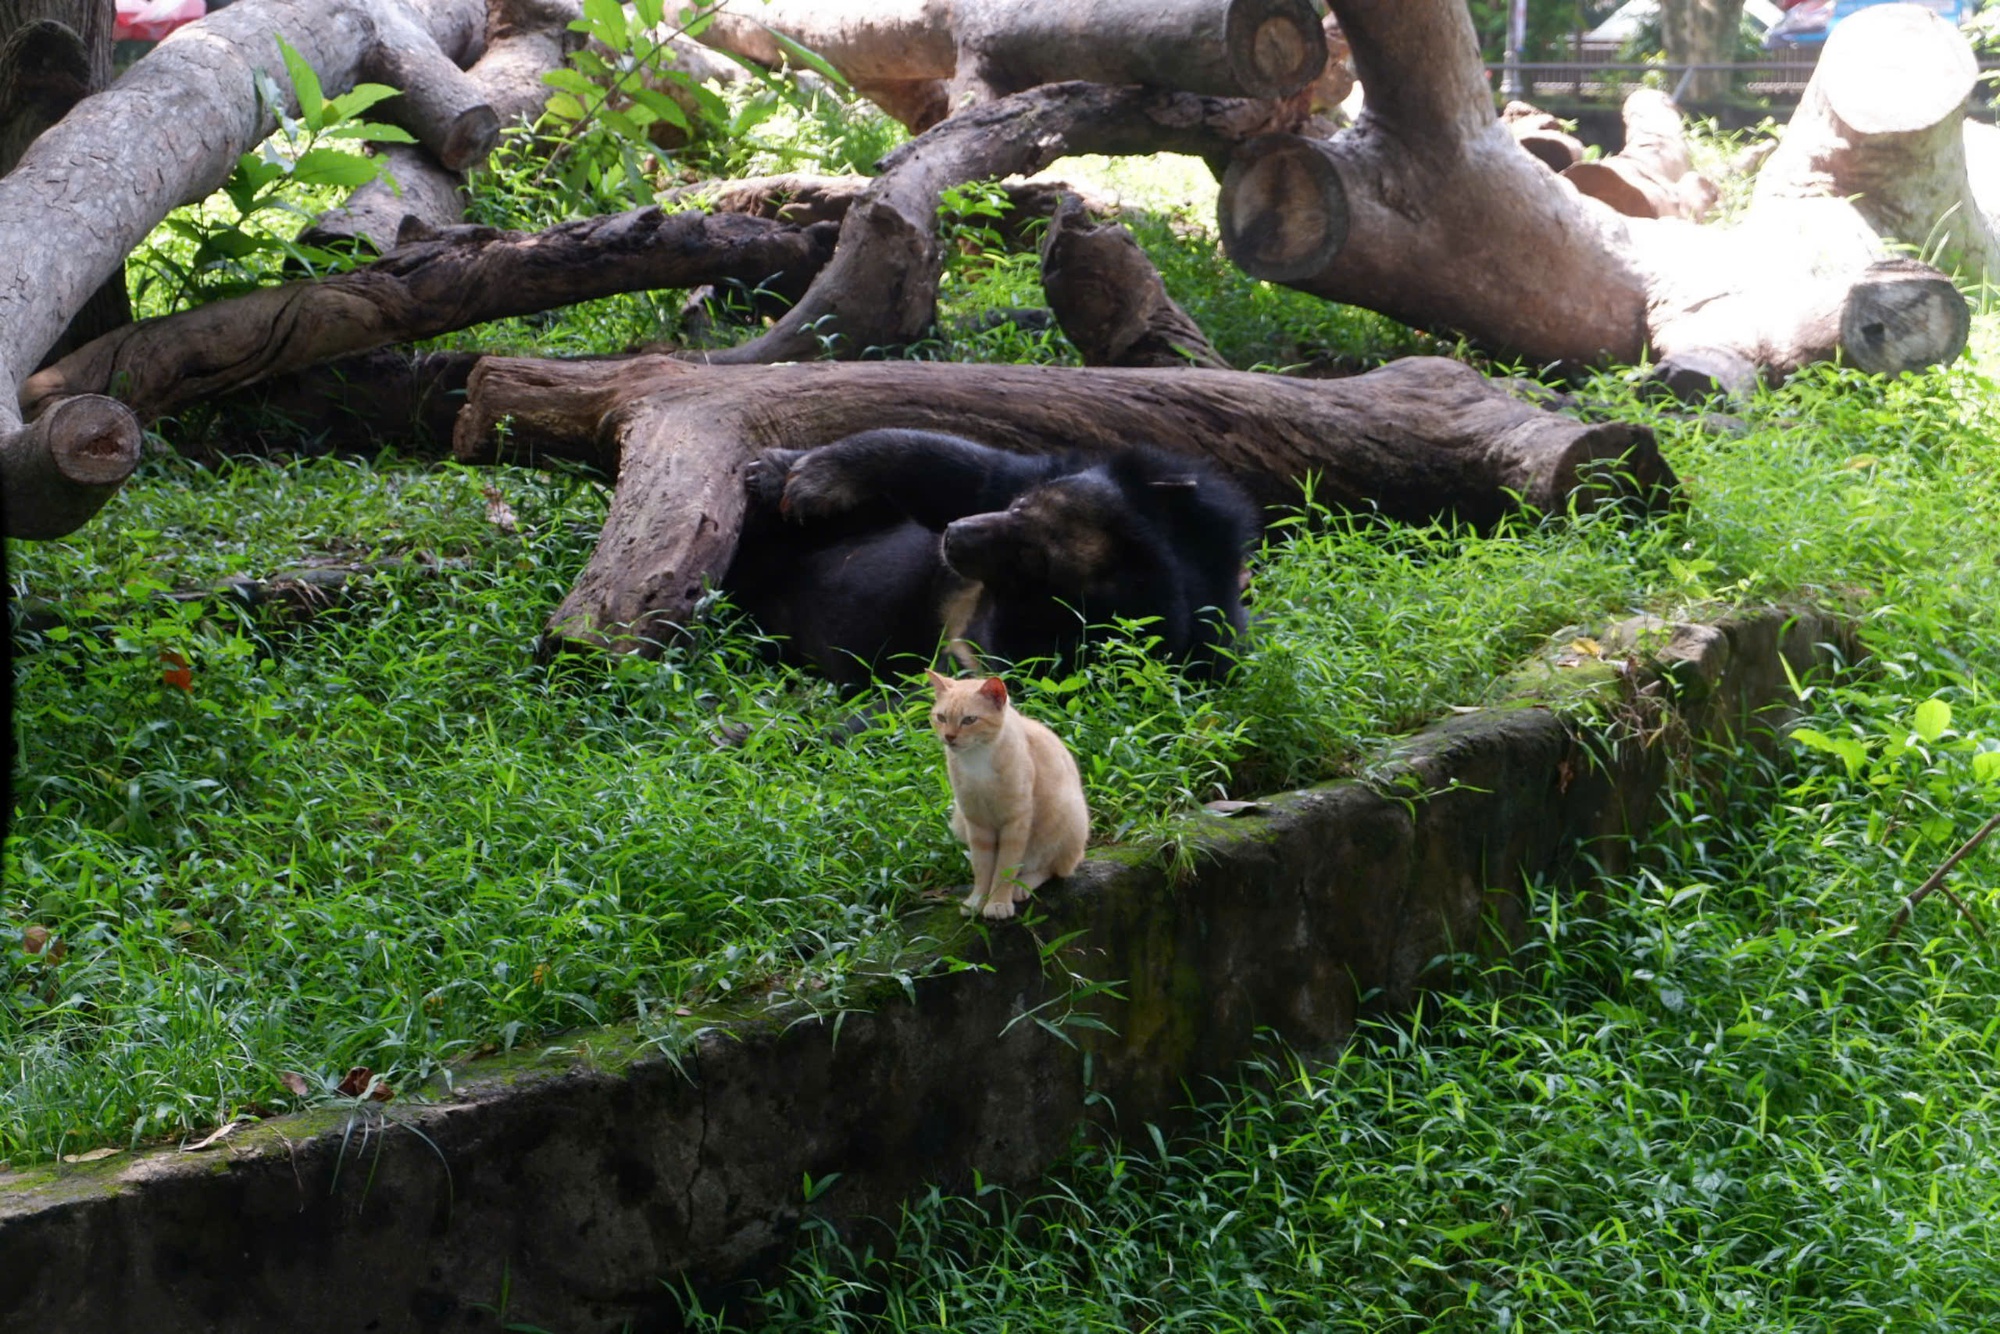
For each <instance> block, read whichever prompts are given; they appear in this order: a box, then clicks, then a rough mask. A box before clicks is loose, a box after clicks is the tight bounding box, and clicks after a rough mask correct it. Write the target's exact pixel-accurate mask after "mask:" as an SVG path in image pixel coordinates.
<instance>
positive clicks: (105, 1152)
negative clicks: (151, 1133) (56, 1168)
mask: <svg viewBox="0 0 2000 1334" xmlns="http://www.w3.org/2000/svg"><path fill="white" fill-rule="evenodd" d="M123 1152H125V1150H123V1149H111V1148H104V1149H92V1150H90V1151H89V1152H88V1153H66V1154H64V1155H63V1156H62V1158H63V1161H64V1162H66V1163H94V1162H96V1161H97V1160H98V1159H100V1158H109V1157H110V1156H111V1155H112V1154H114V1153H123Z"/></svg>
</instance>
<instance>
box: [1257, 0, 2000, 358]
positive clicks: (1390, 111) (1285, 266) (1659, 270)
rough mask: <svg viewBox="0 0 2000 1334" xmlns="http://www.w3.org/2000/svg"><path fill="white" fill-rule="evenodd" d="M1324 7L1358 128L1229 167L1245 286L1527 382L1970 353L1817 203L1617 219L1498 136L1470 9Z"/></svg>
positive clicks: (1932, 286) (1962, 317)
mask: <svg viewBox="0 0 2000 1334" xmlns="http://www.w3.org/2000/svg"><path fill="white" fill-rule="evenodd" d="M1333 8H1334V11H1335V12H1336V13H1337V14H1338V15H1339V17H1340V21H1341V28H1342V31H1343V32H1344V33H1345V34H1346V36H1347V39H1348V41H1349V43H1350V45H1351V47H1352V49H1353V52H1354V59H1355V63H1356V67H1357V69H1358V70H1359V72H1360V76H1361V82H1362V84H1363V85H1364V86H1365V87H1366V88H1368V90H1369V98H1368V104H1367V109H1366V111H1365V112H1364V113H1363V115H1362V117H1361V120H1360V122H1359V123H1358V124H1357V125H1356V127H1355V128H1354V129H1353V130H1352V131H1349V132H1347V133H1344V134H1341V135H1340V136H1338V137H1337V138H1335V139H1333V140H1331V141H1316V140H1310V139H1304V138H1300V137H1297V136H1290V135H1275V136H1270V137H1268V138H1264V139H1259V140H1257V141H1255V142H1254V143H1251V144H1249V145H1246V146H1245V147H1244V149H1242V150H1241V151H1239V153H1238V154H1237V156H1236V158H1235V160H1234V161H1233V162H1232V163H1231V165H1230V168H1229V171H1228V173H1227V175H1226V176H1225V178H1224V181H1223V186H1222V193H1221V199H1220V201H1219V204H1218V209H1219V213H1220V221H1221V231H1222V237H1223V244H1224V246H1225V248H1226V249H1227V250H1228V253H1229V255H1230V257H1231V258H1232V259H1233V260H1235V262H1236V263H1237V264H1238V265H1240V266H1241V267H1242V268H1243V269H1244V270H1245V271H1246V272H1249V273H1251V274H1253V275H1254V276H1257V277H1260V278H1266V279H1269V280H1270V281H1273V282H1282V283H1286V284H1288V285H1290V286H1293V287H1297V288H1300V289H1302V290H1304V291H1308V292H1312V293H1315V294H1316V295H1319V296H1323V297H1326V298H1327V299H1329V300H1334V301H1343V302H1348V303H1352V304H1355V305H1361V306H1366V307H1368V308H1370V309H1373V310H1379V311H1382V312H1383V313H1385V314H1388V315H1391V316H1394V317H1395V318H1397V319H1400V320H1403V321H1404V322H1405V323H1409V324H1413V325H1417V326H1420V327H1425V328H1433V329H1454V330H1458V331H1460V332H1462V333H1465V334H1467V335H1469V336H1470V337H1472V338H1473V339H1474V340H1476V341H1478V342H1479V343H1482V344H1484V345H1485V346H1487V347H1489V348H1491V349H1494V350H1495V351H1497V352H1499V353H1501V354H1503V355H1506V356H1510V357H1516V358H1520V359H1523V360H1527V361H1530V362H1535V363H1561V364H1567V365H1574V366H1581V365H1592V364H1603V363H1606V362H1634V361H1638V360H1640V359H1641V358H1642V357H1644V356H1646V355H1647V354H1648V353H1649V351H1650V352H1653V353H1658V354H1661V355H1662V356H1664V355H1666V354H1667V353H1669V352H1673V353H1676V354H1682V355H1689V354H1694V353H1701V354H1703V355H1704V356H1707V355H1708V354H1710V353H1712V354H1713V357H1714V360H1715V361H1716V362H1717V363H1718V364H1722V365H1726V366H1729V367H1732V368H1735V371H1737V372H1748V373H1750V374H1752V375H1754V373H1755V372H1758V371H1761V372H1762V373H1764V374H1765V375H1768V376H1771V377H1776V378H1782V377H1783V376H1785V375H1787V374H1790V373H1791V372H1793V371H1795V370H1797V369H1798V368H1799V367H1800V366H1803V365H1805V364H1807V363H1809V362H1812V361H1816V360H1821V359H1824V358H1826V357H1828V356H1832V355H1835V354H1836V353H1838V354H1840V355H1843V356H1845V357H1847V358H1848V359H1849V360H1850V361H1852V362H1853V363H1854V364H1856V365H1858V366H1860V367H1862V368H1863V369H1866V370H1869V371H1880V372H1885V373H1895V372H1900V371H1904V370H1908V369H1910V368H1912V367H1915V366H1927V365H1937V364H1942V363H1944V362H1948V361H1950V360H1951V359H1952V358H1954V357H1956V356H1957V355H1958V353H1959V352H1960V351H1961V350H1962V349H1963V347H1964V345H1965V335H1966V331H1967V329H1968V326H1969V313H1968V311H1967V308H1966V306H1965V303H1964V300H1963V299H1962V298H1961V297H1959V296H1958V295H1957V293H1956V292H1955V291H1954V290H1953V289H1952V287H1951V284H1950V282H1949V280H1948V279H1946V278H1945V276H1944V275H1943V274H1942V273H1939V272H1938V271H1936V270H1935V269H1930V268H1927V267H1925V266H1921V265H1918V266H1912V265H1909V264H1907V263H1900V262H1899V263H1885V261H1886V260H1887V256H1886V254H1885V252H1884V249H1883V247H1882V246H1881V245H1880V244H1879V243H1876V242H1874V239H1873V237H1872V234H1870V233H1868V231H1867V229H1866V228H1865V227H1863V226H1860V225H1859V220H1858V215H1855V214H1854V213H1853V210H1852V209H1851V208H1850V207H1848V206H1846V205H1845V204H1844V203H1843V202H1842V201H1839V200H1833V199H1824V200H1814V201H1809V202H1811V203H1813V204H1814V205H1816V206H1818V205H1823V206H1824V207H1816V208H1814V209H1813V210H1811V211H1806V212H1792V213H1790V214H1788V215H1787V218H1786V224H1787V225H1786V227H1785V228H1782V229H1781V228H1778V227H1775V226H1766V225H1758V226H1754V227H1753V226H1751V225H1748V224H1746V225H1745V226H1742V227H1739V228H1733V229H1728V230H1723V229H1707V228H1695V227H1690V226H1688V225H1687V224H1686V223H1685V222H1683V221H1680V220H1678V219H1659V220H1653V219H1644V218H1626V217H1623V216H1620V215H1619V214H1617V213H1615V212H1613V211H1612V210H1611V209H1609V208H1607V207H1605V206H1604V205H1602V204H1600V203H1599V202H1597V201H1596V200H1591V199H1587V198H1585V197H1583V196H1582V195H1580V194H1578V193H1577V191H1576V190H1575V189H1574V187H1572V186H1571V185H1570V184H1569V183H1568V182H1566V181H1564V180H1562V179H1560V178H1559V177H1556V176H1554V175H1553V174H1551V173H1550V172H1549V171H1548V169H1547V168H1546V167H1545V166H1544V165H1543V164H1542V163H1541V162H1539V161H1537V160H1535V159H1534V158H1532V157H1530V156H1529V155H1528V154H1527V153H1526V152H1524V151H1522V150H1521V149H1520V148H1519V146H1518V145H1516V144H1515V142H1514V140H1513V136H1512V135H1511V134H1510V133H1509V131H1508V130H1507V129H1506V128H1505V127H1504V126H1503V125H1501V124H1500V123H1499V122H1498V121H1497V120H1496V119H1495V117H1494V115H1493V110H1492V100H1491V97H1490V95H1489V93H1488V92H1487V88H1486V82H1485V72H1484V69H1483V67H1482V65H1481V63H1480V59H1479V48H1478V43H1477V40H1476V38H1475V37H1474V34H1473V30H1472V24H1471V20H1470V18H1469V16H1468V15H1467V13H1466V10H1465V7H1464V5H1463V4H1460V3H1457V0H1397V2H1394V3H1392V2H1391V0H1336V2H1335V3H1334V6H1333ZM1832 54H1833V53H1831V52H1829V57H1831V55H1832ZM1843 210H1845V214H1844V215H1843ZM1801 225H1802V226H1804V227H1805V228H1806V229H1807V230H1806V231H1805V233H1804V235H1803V236H1799V235H1791V236H1788V237H1787V238H1786V239H1784V240H1783V241H1781V242H1780V241H1778V239H1777V238H1778V235H1779V233H1780V231H1781V230H1792V229H1795V228H1796V227H1798V226H1801ZM1725 310H1728V311H1731V312H1734V314H1735V317H1736V318H1735V319H1734V320H1733V321H1732V320H1729V319H1725V318H1722V315H1723V312H1724V311H1725ZM1887 312H1894V313H1895V318H1893V319H1892V318H1885V317H1884V316H1885V313H1887ZM1734 378H1735V379H1736V380H1738V381H1740V380H1741V379H1743V378H1744V376H1743V375H1742V374H1737V375H1736V376H1735V377H1734Z"/></svg>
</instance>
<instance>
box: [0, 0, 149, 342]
mask: <svg viewBox="0 0 2000 1334" xmlns="http://www.w3.org/2000/svg"><path fill="white" fill-rule="evenodd" d="M113 17H114V5H113V3H112V0H17V3H16V4H14V5H12V6H9V7H8V8H7V9H6V10H5V11H4V12H0V176H5V175H6V174H7V173H8V172H10V171H12V170H13V169H14V164H15V163H17V162H19V161H20V160H21V154H23V153H25V152H26V151H27V150H28V145H29V144H31V143H33V142H34V141H35V139H36V137H37V136H39V135H40V134H41V133H42V131H44V130H46V129H48V128H49V127H50V126H51V125H54V124H55V123H56V122H57V121H59V120H61V119H62V118H63V117H64V116H65V115H67V114H69V109H70V108H71V107H73V106H75V105H76V104H77V103H78V102H80V101H82V100H83V99H84V98H85V97H88V96H89V95H90V94H92V93H94V92H98V91H100V90H102V89H103V88H105V87H106V86H108V85H109V84H110V82H111V74H112V70H111V34H112V29H113V23H112V20H113ZM131 321H132V302H131V299H130V297H129V296H128V295H127V294H126V291H125V274H124V272H123V271H122V270H121V271H120V272H118V273H114V274H112V275H111V277H109V278H107V279H105V281H104V285H103V286H101V287H99V288H98V289H97V291H96V292H95V293H93V294H92V296H91V297H90V299H89V300H88V301H86V302H85V303H84V305H83V308H82V309H81V310H80V311H78V312H77V315H76V318H75V319H74V320H71V321H70V324H69V327H68V328H67V329H64V330H63V332H62V337H60V338H58V339H57V340H56V343H55V346H54V347H52V348H50V349H49V350H48V351H49V358H50V359H51V360H52V359H53V358H54V357H57V356H60V355H62V354H63V353H64V352H67V351H69V350H70V349H71V348H73V347H77V346H80V345H82V344H84V343H87V342H89V341H90V340H91V339H93V338H95V337H97V336H98V335H99V334H101V333H108V332H110V331H111V330H113V329H115V328H117V327H118V326H119V325H121V324H129V323H131Z"/></svg>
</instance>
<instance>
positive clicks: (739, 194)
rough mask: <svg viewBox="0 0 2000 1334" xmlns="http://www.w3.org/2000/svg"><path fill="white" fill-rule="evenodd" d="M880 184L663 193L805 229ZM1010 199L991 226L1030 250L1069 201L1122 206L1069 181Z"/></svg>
mask: <svg viewBox="0 0 2000 1334" xmlns="http://www.w3.org/2000/svg"><path fill="white" fill-rule="evenodd" d="M874 184H875V178H874V177H872V176H810V175H804V174H799V173H786V174H783V175H778V176H751V177H747V178H745V179H743V180H738V181H702V182H699V183H698V184H695V185H680V186H675V187H674V188H673V189H671V190H664V191H662V192H661V193H660V196H659V202H660V204H661V206H662V207H666V206H670V205H674V204H684V205H687V206H689V207H695V208H704V209H707V210H708V211H709V212H711V213H748V214H750V215H751V216H752V217H757V218H775V219H777V220H778V221H780V222H790V223H796V224H797V225H799V226H801V227H804V226H806V225H808V224H810V223H815V222H841V221H843V220H845V219H846V217H847V210H848V208H849V207H851V206H852V205H853V203H854V201H855V200H857V199H859V198H861V197H862V196H863V195H864V194H866V193H868V191H869V189H870V188H871V187H873V185H874ZM1000 190H1001V192H1002V193H1003V194H1005V195H1006V196H1007V213H1006V216H1004V217H1001V218H995V219H992V220H991V226H992V227H993V229H994V230H995V231H996V232H998V233H999V234H1000V236H1001V239H1002V240H1003V241H1005V242H1006V243H1007V245H1009V246H1014V247H1025V246H1026V245H1027V244H1029V242H1030V241H1031V239H1034V237H1033V233H1034V229H1033V228H1032V226H1031V224H1033V223H1036V222H1041V221H1045V220H1047V219H1048V218H1050V217H1053V216H1054V215H1055V211H1056V206H1057V205H1058V204H1060V203H1061V202H1062V200H1063V199H1064V198H1065V197H1073V198H1075V199H1076V200H1078V201H1079V202H1080V203H1081V204H1082V205H1083V207H1084V209H1085V210H1086V211H1088V212H1090V213H1094V214H1096V215H1098V216H1099V217H1110V216H1111V215H1113V214H1115V213H1117V212H1118V204H1117V203H1116V202H1115V201H1113V200H1109V199H1105V198H1102V197H1100V196H1097V195H1093V194H1091V193H1090V192H1088V191H1086V190H1080V189H1078V188H1077V187H1076V186H1074V185H1071V184H1069V183H1067V182H1065V181H1042V180H1036V181H1022V180H1006V181H1002V182H1000Z"/></svg>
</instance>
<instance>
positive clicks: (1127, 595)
mask: <svg viewBox="0 0 2000 1334" xmlns="http://www.w3.org/2000/svg"><path fill="white" fill-rule="evenodd" d="M747 481H748V486H749V493H750V496H749V499H750V504H749V513H748V515H747V517H746V520H745V523H744V529H743V538H742V541H741V543H740V544H739V546H738V548H737V553H738V554H737V557H736V560H735V562H734V564H732V565H731V567H730V569H729V572H728V574H727V575H726V576H725V577H724V580H723V588H724V590H725V591H726V592H728V593H729V594H730V596H731V597H732V599H733V600H734V601H735V602H736V604H737V605H738V606H739V607H741V608H743V609H744V610H745V611H747V612H748V613H749V614H750V615H751V616H752V617H753V618H755V620H756V621H757V622H758V624H759V625H760V626H762V627H763V629H764V630H765V631H766V632H767V633H768V634H770V635H772V636H774V637H775V638H776V639H777V640H778V643H779V655H780V656H781V657H782V658H783V659H784V660H786V661H790V662H794V663H805V664H811V665H813V666H816V667H818V668H819V669H820V670H822V671H824V672H825V673H826V674H827V675H829V676H831V677H833V678H834V679H835V680H837V681H841V682H844V683H857V682H860V681H865V680H866V679H867V677H868V675H869V674H870V673H871V671H873V670H877V669H880V668H882V667H884V666H886V665H888V664H889V663H890V662H891V660H892V659H895V658H899V657H907V658H910V659H912V661H911V662H910V663H909V664H907V665H908V666H910V667H914V666H916V665H920V664H923V663H928V662H930V661H932V660H933V659H934V658H935V656H936V653H937V650H938V645H939V642H940V639H960V638H962V639H966V640H969V641H971V642H972V643H973V644H974V645H976V646H977V647H978V648H979V649H980V650H981V651H982V652H985V653H988V654H992V655H994V656H996V657H999V658H1002V659H1005V660H1007V661H1010V662H1017V661H1021V660H1023V659H1026V658H1057V659H1061V658H1065V657H1068V656H1070V655H1071V654H1073V653H1074V652H1075V651H1076V649H1077V648H1078V647H1079V646H1081V644H1082V643H1083V642H1084V640H1085V638H1086V636H1087V634H1088V633H1092V632H1095V631H1096V630H1097V628H1098V627H1100V626H1102V625H1104V624H1105V623H1106V622H1109V621H1112V620H1114V619H1121V618H1129V619H1153V620H1154V622H1155V623H1154V624H1153V625H1151V626H1150V627H1148V629H1147V630H1146V631H1145V633H1147V634H1150V635H1157V636H1158V644H1157V650H1158V651H1159V652H1160V653H1162V654H1164V655H1165V656H1167V657H1170V658H1173V659H1176V660H1179V661H1183V662H1186V663H1188V664H1189V665H1190V666H1192V667H1193V668H1195V669H1196V670H1198V671H1202V672H1205V673H1214V672H1217V671H1219V670H1220V669H1221V668H1222V666H1223V665H1224V663H1225V662H1226V659H1225V658H1224V657H1223V656H1221V655H1218V654H1217V652H1216V649H1217V648H1218V647H1219V646H1221V645H1223V644H1226V643H1227V642H1228V641H1229V640H1230V639H1231V638H1232V637H1233V636H1234V635H1235V634H1236V633H1238V632H1240V631H1241V630H1242V629H1243V625H1244V613H1243V602H1242V596H1241V593H1242V578H1243V558H1244V555H1245V554H1246V552H1247V551H1248V549H1249V547H1250V544H1251V543H1252V542H1253V541H1254V540H1255V539H1256V536H1257V533H1258V529H1259V523H1258V516H1257V510H1256V507H1255V505H1253V504H1252V503H1251V501H1250V499H1249V497H1248V496H1246V495H1245V494H1244V493H1243V491H1242V490H1241V488H1239V487H1238V486H1237V485H1236V484H1235V483H1234V482H1232V481H1230V480H1229V479H1228V478H1227V477H1225V476H1223V475H1222V474H1221V473H1219V472H1217V471H1216V470H1215V469H1213V468H1211V467H1209V466H1208V465H1206V464H1204V463H1201V462H1199V461H1196V460H1191V459H1187V458H1183V457H1181V456H1178V455H1174V454H1168V453H1166V452H1164V451H1162V450H1158V449H1152V448H1146V447H1134V448H1128V449H1123V450H1120V451H1118V452H1116V453H1112V454H1107V455H1090V454H1083V453H1075V454H1065V455H1042V456H1030V455H1021V454H1012V453H1009V452H1007V451H1006V450H1001V449H993V448H990V447H988V446H986V445H981V444H976V443H974V442H973V441H970V440H964V439H960V438H959V437H957V436H951V435H944V434H941V433H938V432H933V431H914V430H876V431H863V432H861V433H859V434H857V435H851V436H848V437H846V438H844V439H841V440H836V441H834V442H833V443H832V444H829V445H823V446H821V447H819V448H818V449H811V450H773V451H770V452H769V453H766V454H765V455H763V457H761V458H760V459H758V460H757V461H756V462H755V463H754V464H752V465H751V468H750V471H749V476H748V479H747Z"/></svg>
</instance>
